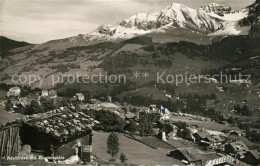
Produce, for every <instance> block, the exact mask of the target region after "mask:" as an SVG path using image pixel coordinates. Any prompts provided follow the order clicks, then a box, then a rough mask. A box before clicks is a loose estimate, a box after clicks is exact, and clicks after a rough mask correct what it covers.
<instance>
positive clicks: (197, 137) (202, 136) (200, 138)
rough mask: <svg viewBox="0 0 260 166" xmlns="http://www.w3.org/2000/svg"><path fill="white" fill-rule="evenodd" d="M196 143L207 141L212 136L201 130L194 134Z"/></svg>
mask: <svg viewBox="0 0 260 166" xmlns="http://www.w3.org/2000/svg"><path fill="white" fill-rule="evenodd" d="M193 136H194V138H195V141H196V142H197V143H200V142H201V141H207V138H208V137H210V134H209V133H208V132H207V131H206V130H205V129H201V130H200V131H198V132H196V133H194V134H193Z"/></svg>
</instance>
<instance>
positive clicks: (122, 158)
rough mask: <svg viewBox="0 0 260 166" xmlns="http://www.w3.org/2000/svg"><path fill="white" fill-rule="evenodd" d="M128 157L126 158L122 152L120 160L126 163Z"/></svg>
mask: <svg viewBox="0 0 260 166" xmlns="http://www.w3.org/2000/svg"><path fill="white" fill-rule="evenodd" d="M127 160H128V159H127V158H126V156H125V154H124V153H121V155H120V161H121V163H123V164H125V163H126V161H127Z"/></svg>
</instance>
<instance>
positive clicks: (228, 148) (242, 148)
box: [225, 141, 248, 159]
mask: <svg viewBox="0 0 260 166" xmlns="http://www.w3.org/2000/svg"><path fill="white" fill-rule="evenodd" d="M247 151H248V147H247V146H246V145H245V143H244V142H243V141H236V142H231V143H228V144H226V145H225V152H226V153H227V154H230V155H231V156H235V157H239V158H240V159H243V158H244V154H245V153H246V152H247Z"/></svg>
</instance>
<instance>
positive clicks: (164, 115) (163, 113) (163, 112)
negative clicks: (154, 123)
mask: <svg viewBox="0 0 260 166" xmlns="http://www.w3.org/2000/svg"><path fill="white" fill-rule="evenodd" d="M159 113H160V120H168V119H170V116H171V114H170V111H169V110H168V109H167V108H164V107H163V106H161V108H160V110H159Z"/></svg>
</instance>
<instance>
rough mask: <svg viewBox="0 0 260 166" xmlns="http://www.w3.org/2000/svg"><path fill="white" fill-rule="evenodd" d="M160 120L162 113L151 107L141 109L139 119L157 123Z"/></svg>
mask: <svg viewBox="0 0 260 166" xmlns="http://www.w3.org/2000/svg"><path fill="white" fill-rule="evenodd" d="M159 120H160V114H159V113H158V112H154V111H152V110H150V109H145V110H141V111H140V112H139V121H147V122H151V123H155V122H157V121H159Z"/></svg>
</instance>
